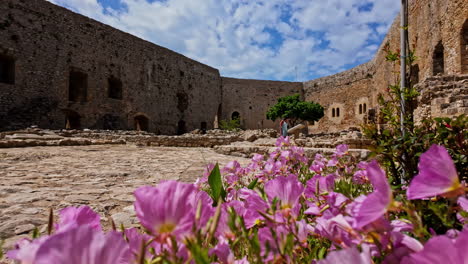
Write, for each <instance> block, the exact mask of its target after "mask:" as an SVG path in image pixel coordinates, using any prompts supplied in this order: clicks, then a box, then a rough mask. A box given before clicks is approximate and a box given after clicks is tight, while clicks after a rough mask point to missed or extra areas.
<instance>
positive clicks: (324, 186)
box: [304, 175, 335, 198]
mask: <svg viewBox="0 0 468 264" xmlns="http://www.w3.org/2000/svg"><path fill="white" fill-rule="evenodd" d="M334 187H335V177H334V176H333V175H328V176H326V177H323V176H319V175H316V176H314V177H313V178H312V179H310V180H308V181H307V182H306V189H305V192H304V193H305V196H306V197H308V198H312V197H315V196H316V195H320V194H322V193H326V192H331V191H332V190H333V188H334Z"/></svg>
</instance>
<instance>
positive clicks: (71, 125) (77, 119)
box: [65, 110, 81, 129]
mask: <svg viewBox="0 0 468 264" xmlns="http://www.w3.org/2000/svg"><path fill="white" fill-rule="evenodd" d="M65 129H81V116H80V115H79V114H78V113H77V112H75V111H72V110H66V111H65Z"/></svg>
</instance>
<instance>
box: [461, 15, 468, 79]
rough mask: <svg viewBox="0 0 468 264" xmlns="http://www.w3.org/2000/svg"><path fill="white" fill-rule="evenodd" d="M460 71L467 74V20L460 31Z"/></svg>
mask: <svg viewBox="0 0 468 264" xmlns="http://www.w3.org/2000/svg"><path fill="white" fill-rule="evenodd" d="M460 37H461V41H460V43H461V47H460V48H461V69H462V73H468V19H467V20H465V23H464V24H463V28H462V30H461V34H460Z"/></svg>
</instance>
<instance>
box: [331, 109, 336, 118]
mask: <svg viewBox="0 0 468 264" xmlns="http://www.w3.org/2000/svg"><path fill="white" fill-rule="evenodd" d="M332 117H335V108H332Z"/></svg>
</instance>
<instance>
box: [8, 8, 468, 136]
mask: <svg viewBox="0 0 468 264" xmlns="http://www.w3.org/2000/svg"><path fill="white" fill-rule="evenodd" d="M409 9H410V10H409V12H410V17H409V25H410V27H409V30H410V46H411V47H416V56H417V58H418V59H417V61H416V63H415V65H414V67H413V79H416V80H417V81H416V82H415V83H419V84H417V87H418V89H419V90H420V91H421V96H420V98H419V105H418V106H419V107H418V109H417V114H418V118H421V117H422V116H453V115H458V114H461V113H468V89H467V88H468V75H464V74H468V45H467V44H468V22H467V19H468V2H467V1H465V0H412V1H411V0H410V8H409ZM416 29H417V30H416ZM399 30H400V26H399V18H396V19H395V22H394V24H393V25H392V27H391V28H390V30H389V33H388V35H387V36H386V38H385V40H384V41H383V43H382V45H381V47H380V49H379V50H378V52H377V54H376V55H375V57H374V58H373V59H372V60H371V61H370V62H368V63H366V64H363V65H360V66H358V67H356V68H353V69H351V70H348V71H345V72H342V73H339V74H335V75H332V76H328V77H323V78H319V79H316V80H311V81H307V82H304V83H293V82H275V81H261V80H242V79H233V78H225V77H221V76H220V74H219V71H218V70H217V69H214V68H212V67H209V66H206V65H204V64H201V63H198V62H196V61H194V60H191V59H189V58H187V57H184V56H183V55H180V54H177V53H175V52H173V51H170V50H168V49H166V48H163V47H160V46H157V45H155V44H152V43H149V42H147V41H144V40H141V39H139V38H136V37H134V36H131V35H129V34H127V33H124V32H121V31H119V30H116V29H113V28H111V27H109V26H106V25H104V24H101V23H99V22H97V21H94V20H91V19H89V18H86V17H84V16H81V15H78V14H75V13H73V12H71V11H69V10H67V9H64V8H62V7H58V6H56V5H53V4H51V3H49V2H47V1H45V0H2V2H1V4H0V71H1V74H0V130H9V129H16V128H23V127H25V126H30V125H38V126H40V127H47V128H53V129H60V128H66V127H68V128H96V129H140V130H148V131H151V132H156V133H161V134H181V133H183V132H185V131H190V130H193V129H197V128H198V129H200V128H201V129H204V128H206V129H211V128H215V127H217V126H218V121H219V120H220V119H231V118H232V117H233V115H234V116H236V115H237V114H238V116H240V118H241V124H242V126H243V128H246V129H258V128H277V124H276V123H274V122H271V121H268V120H266V117H265V113H266V111H267V109H268V107H269V106H271V105H272V104H274V103H275V102H276V100H277V99H278V98H279V97H281V96H285V95H290V94H294V93H299V94H301V95H302V96H303V97H304V98H305V99H306V100H310V101H315V102H318V103H320V104H322V105H323V106H324V108H325V111H326V112H325V117H324V118H323V119H322V120H320V121H319V122H317V123H316V124H309V125H310V126H309V131H310V132H313V133H319V132H337V131H341V130H346V129H350V128H353V127H359V125H360V124H361V123H362V122H364V121H365V119H366V118H369V117H371V116H372V115H373V116H375V115H378V113H377V112H378V110H377V108H378V106H377V96H378V94H379V93H385V92H386V89H387V87H388V85H389V84H391V83H392V82H396V80H395V77H394V73H395V71H397V70H398V66H396V67H395V66H392V65H391V64H390V63H388V62H386V61H385V55H386V53H385V51H384V46H385V44H386V43H389V45H390V49H392V50H397V49H398V48H399V39H400V37H399V34H400V33H399Z"/></svg>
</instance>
